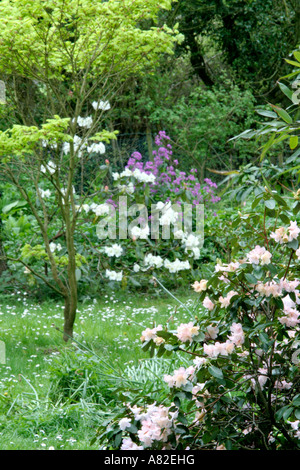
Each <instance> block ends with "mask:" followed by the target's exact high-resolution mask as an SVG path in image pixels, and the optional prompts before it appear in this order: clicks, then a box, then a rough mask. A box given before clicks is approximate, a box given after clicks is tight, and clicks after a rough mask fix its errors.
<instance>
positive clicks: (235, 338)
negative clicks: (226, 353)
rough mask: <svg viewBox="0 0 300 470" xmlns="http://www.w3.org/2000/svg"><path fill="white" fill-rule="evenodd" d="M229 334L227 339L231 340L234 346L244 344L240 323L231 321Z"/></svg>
mask: <svg viewBox="0 0 300 470" xmlns="http://www.w3.org/2000/svg"><path fill="white" fill-rule="evenodd" d="M230 331H231V335H230V336H228V339H229V340H230V341H232V342H233V343H234V344H235V345H236V346H240V345H241V344H244V341H245V335H244V331H243V327H242V325H241V323H235V322H233V323H232V325H231V327H230Z"/></svg>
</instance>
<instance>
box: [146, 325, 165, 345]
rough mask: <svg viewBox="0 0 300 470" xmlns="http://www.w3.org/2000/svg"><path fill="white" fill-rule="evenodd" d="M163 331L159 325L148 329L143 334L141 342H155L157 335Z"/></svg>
mask: <svg viewBox="0 0 300 470" xmlns="http://www.w3.org/2000/svg"><path fill="white" fill-rule="evenodd" d="M162 329H163V328H162V326H161V325H158V326H157V327H155V328H146V329H145V330H144V331H143V332H142V336H141V341H142V342H143V343H144V342H148V341H150V340H151V339H153V340H155V339H156V338H157V336H156V333H157V332H158V331H161V330H162Z"/></svg>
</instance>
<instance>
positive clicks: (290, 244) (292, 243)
mask: <svg viewBox="0 0 300 470" xmlns="http://www.w3.org/2000/svg"><path fill="white" fill-rule="evenodd" d="M287 246H288V247H289V248H292V249H293V250H297V249H298V246H299V243H298V240H297V239H294V240H292V241H290V242H288V243H287Z"/></svg>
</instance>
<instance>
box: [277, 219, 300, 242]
mask: <svg viewBox="0 0 300 470" xmlns="http://www.w3.org/2000/svg"><path fill="white" fill-rule="evenodd" d="M299 233H300V228H299V227H298V225H297V222H293V221H291V222H290V225H289V227H287V228H284V227H279V228H278V229H277V230H275V232H272V233H271V234H270V238H273V239H274V240H275V242H277V243H280V244H281V245H282V244H283V243H288V242H291V241H293V240H295V239H297V238H298V235H299Z"/></svg>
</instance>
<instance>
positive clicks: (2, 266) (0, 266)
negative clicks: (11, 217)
mask: <svg viewBox="0 0 300 470" xmlns="http://www.w3.org/2000/svg"><path fill="white" fill-rule="evenodd" d="M7 269H8V266H7V261H6V256H5V252H4V248H3V245H2V240H1V234H0V276H1V274H2V273H3V272H4V271H6V270H7Z"/></svg>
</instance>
